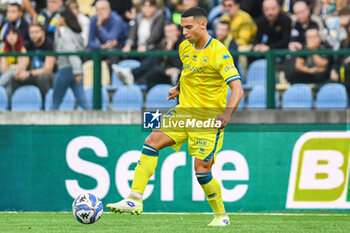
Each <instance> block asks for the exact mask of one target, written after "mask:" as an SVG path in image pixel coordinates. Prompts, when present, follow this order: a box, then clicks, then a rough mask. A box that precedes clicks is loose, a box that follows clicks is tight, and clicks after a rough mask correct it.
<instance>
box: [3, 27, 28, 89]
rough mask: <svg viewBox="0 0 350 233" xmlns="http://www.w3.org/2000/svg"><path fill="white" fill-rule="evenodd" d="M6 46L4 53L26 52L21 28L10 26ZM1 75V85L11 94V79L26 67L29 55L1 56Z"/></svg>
mask: <svg viewBox="0 0 350 233" xmlns="http://www.w3.org/2000/svg"><path fill="white" fill-rule="evenodd" d="M4 41H5V46H4V48H3V49H2V50H1V52H2V53H9V52H21V53H26V52H27V50H26V48H25V47H24V40H23V37H22V36H21V33H20V32H19V30H18V29H17V28H15V27H10V28H9V29H8V32H7V34H6V36H5V39H4ZM0 62H1V77H0V86H3V87H4V88H5V89H6V92H7V94H8V95H9V96H10V94H11V79H12V78H13V77H14V75H15V73H16V72H18V71H21V70H25V69H26V66H25V65H26V64H28V57H24V56H21V57H8V56H7V57H1V58H0Z"/></svg>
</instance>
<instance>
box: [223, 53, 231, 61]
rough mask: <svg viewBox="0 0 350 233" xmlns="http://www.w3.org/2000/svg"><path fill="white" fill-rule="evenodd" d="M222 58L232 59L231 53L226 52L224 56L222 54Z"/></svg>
mask: <svg viewBox="0 0 350 233" xmlns="http://www.w3.org/2000/svg"><path fill="white" fill-rule="evenodd" d="M222 59H224V60H228V59H230V55H228V54H225V55H224V56H222Z"/></svg>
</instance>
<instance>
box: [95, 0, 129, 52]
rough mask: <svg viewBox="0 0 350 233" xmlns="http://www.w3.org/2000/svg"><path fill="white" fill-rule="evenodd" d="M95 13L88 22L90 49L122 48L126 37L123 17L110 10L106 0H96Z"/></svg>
mask: <svg viewBox="0 0 350 233" xmlns="http://www.w3.org/2000/svg"><path fill="white" fill-rule="evenodd" d="M96 13H97V14H96V16H94V17H92V18H91V22H90V30H89V40H88V48H89V49H92V50H100V49H102V50H113V49H117V48H122V47H123V46H124V44H125V40H126V38H127V29H126V24H125V23H124V21H123V19H122V18H121V17H120V16H119V15H118V13H116V12H114V11H112V10H111V6H110V4H109V2H108V1H107V0H98V1H97V2H96Z"/></svg>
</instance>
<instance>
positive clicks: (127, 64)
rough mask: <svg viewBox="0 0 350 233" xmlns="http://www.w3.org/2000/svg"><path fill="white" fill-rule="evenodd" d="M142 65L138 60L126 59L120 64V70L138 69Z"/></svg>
mask: <svg viewBox="0 0 350 233" xmlns="http://www.w3.org/2000/svg"><path fill="white" fill-rule="evenodd" d="M140 65H141V63H140V62H139V61H138V60H135V59H126V60H123V61H121V62H119V63H118V66H119V67H120V68H129V69H132V70H134V69H136V68H138V67H140Z"/></svg>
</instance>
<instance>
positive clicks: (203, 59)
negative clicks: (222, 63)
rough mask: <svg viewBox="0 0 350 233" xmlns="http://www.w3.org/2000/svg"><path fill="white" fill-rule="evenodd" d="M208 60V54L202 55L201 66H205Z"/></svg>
mask: <svg viewBox="0 0 350 233" xmlns="http://www.w3.org/2000/svg"><path fill="white" fill-rule="evenodd" d="M208 62H209V57H208V56H204V57H202V58H201V65H202V66H206V65H207V64H208Z"/></svg>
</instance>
